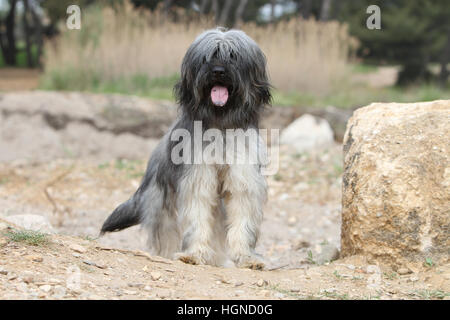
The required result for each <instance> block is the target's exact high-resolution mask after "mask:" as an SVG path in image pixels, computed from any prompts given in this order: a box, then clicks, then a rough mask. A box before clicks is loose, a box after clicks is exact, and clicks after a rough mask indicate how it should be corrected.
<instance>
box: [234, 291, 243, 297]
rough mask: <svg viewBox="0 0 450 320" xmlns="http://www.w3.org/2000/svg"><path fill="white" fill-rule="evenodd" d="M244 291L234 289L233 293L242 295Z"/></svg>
mask: <svg viewBox="0 0 450 320" xmlns="http://www.w3.org/2000/svg"><path fill="white" fill-rule="evenodd" d="M244 293H245V291H244V290H236V291H234V295H235V296H236V297H238V296H241V295H243V294H244Z"/></svg>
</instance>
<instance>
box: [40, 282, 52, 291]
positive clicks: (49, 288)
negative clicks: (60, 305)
mask: <svg viewBox="0 0 450 320" xmlns="http://www.w3.org/2000/svg"><path fill="white" fill-rule="evenodd" d="M39 289H41V290H42V291H44V292H50V290H52V286H51V285H49V284H44V285H42V286H40V287H39Z"/></svg>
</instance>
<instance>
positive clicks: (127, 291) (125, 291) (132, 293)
mask: <svg viewBox="0 0 450 320" xmlns="http://www.w3.org/2000/svg"><path fill="white" fill-rule="evenodd" d="M123 293H125V294H128V295H130V296H132V295H135V294H136V293H137V292H136V291H133V290H123Z"/></svg>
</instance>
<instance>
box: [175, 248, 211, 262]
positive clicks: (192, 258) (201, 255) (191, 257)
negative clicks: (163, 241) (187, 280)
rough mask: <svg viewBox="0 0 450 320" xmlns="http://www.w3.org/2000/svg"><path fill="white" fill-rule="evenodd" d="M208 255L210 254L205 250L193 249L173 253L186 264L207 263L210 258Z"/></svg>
mask: <svg viewBox="0 0 450 320" xmlns="http://www.w3.org/2000/svg"><path fill="white" fill-rule="evenodd" d="M209 256H210V255H209V254H208V253H206V252H201V251H195V252H178V253H175V256H174V258H175V259H176V260H180V261H182V262H184V263H186V264H193V265H199V264H208V263H209V261H210V260H211V259H210V258H209Z"/></svg>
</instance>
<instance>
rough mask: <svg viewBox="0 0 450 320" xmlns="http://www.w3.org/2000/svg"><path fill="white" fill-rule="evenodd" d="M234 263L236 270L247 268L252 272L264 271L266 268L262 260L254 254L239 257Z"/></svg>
mask: <svg viewBox="0 0 450 320" xmlns="http://www.w3.org/2000/svg"><path fill="white" fill-rule="evenodd" d="M235 263H236V266H237V267H238V268H247V269H253V270H264V268H265V266H266V264H265V262H264V259H263V258H262V257H261V256H259V255H257V254H255V253H253V254H248V255H241V256H239V257H238V258H237V259H235Z"/></svg>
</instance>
